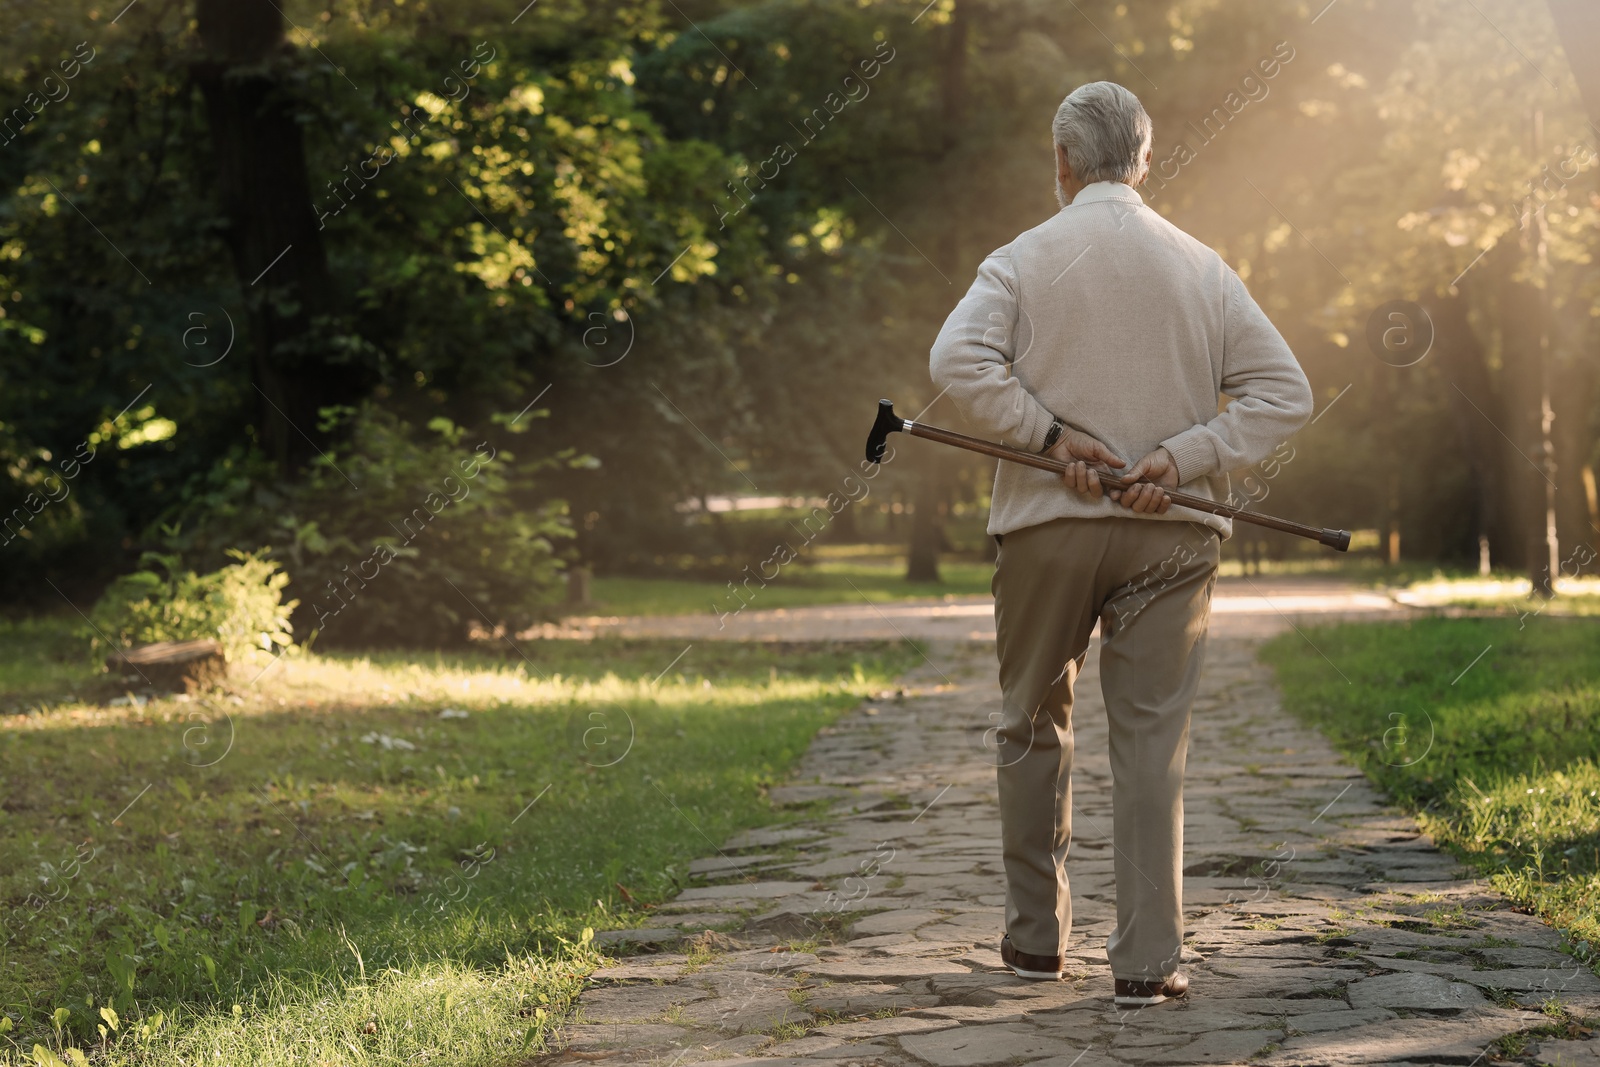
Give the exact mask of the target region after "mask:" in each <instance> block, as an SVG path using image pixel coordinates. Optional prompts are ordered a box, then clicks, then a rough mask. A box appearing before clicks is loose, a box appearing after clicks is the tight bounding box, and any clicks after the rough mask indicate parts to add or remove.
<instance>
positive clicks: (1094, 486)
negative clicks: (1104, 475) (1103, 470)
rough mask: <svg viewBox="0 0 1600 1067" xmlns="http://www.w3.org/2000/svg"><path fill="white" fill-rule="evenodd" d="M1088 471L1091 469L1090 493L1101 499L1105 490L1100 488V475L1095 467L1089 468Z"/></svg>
mask: <svg viewBox="0 0 1600 1067" xmlns="http://www.w3.org/2000/svg"><path fill="white" fill-rule="evenodd" d="M1088 471H1089V495H1090V496H1092V497H1094V499H1096V500H1099V499H1100V497H1101V495H1102V493H1103V492H1104V490H1102V489H1101V488H1100V475H1098V474H1096V473H1095V472H1094V468H1092V467H1090V468H1088Z"/></svg>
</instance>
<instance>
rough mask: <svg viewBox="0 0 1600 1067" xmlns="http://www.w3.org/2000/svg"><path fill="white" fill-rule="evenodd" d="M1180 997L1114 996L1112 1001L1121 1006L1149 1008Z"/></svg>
mask: <svg viewBox="0 0 1600 1067" xmlns="http://www.w3.org/2000/svg"><path fill="white" fill-rule="evenodd" d="M1179 999H1181V998H1179V997H1169V996H1165V995H1158V996H1153V997H1112V998H1111V1002H1112V1003H1113V1004H1114V1005H1116V1006H1117V1007H1119V1008H1149V1007H1152V1006H1154V1005H1156V1004H1165V1003H1166V1002H1167V1001H1169V1000H1179Z"/></svg>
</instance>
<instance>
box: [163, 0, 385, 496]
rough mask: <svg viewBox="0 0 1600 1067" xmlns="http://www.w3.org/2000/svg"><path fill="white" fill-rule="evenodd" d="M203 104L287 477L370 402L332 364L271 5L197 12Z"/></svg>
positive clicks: (321, 276) (270, 422)
mask: <svg viewBox="0 0 1600 1067" xmlns="http://www.w3.org/2000/svg"><path fill="white" fill-rule="evenodd" d="M195 16H196V23H197V26H198V29H199V34H200V41H201V45H202V48H203V50H204V55H203V57H202V58H201V59H200V60H199V61H197V62H196V63H195V64H194V65H193V68H192V69H193V73H194V77H195V81H196V82H197V83H198V84H199V86H200V91H201V94H202V96H203V97H204V100H205V110H206V120H207V124H208V125H209V126H210V132H211V146H212V151H213V155H214V159H215V163H216V168H217V196H218V201H219V204H218V206H219V207H220V208H221V212H222V215H223V218H225V219H226V220H227V222H226V229H225V232H224V237H225V240H226V242H227V244H228V247H229V250H230V251H231V253H232V255H233V263H234V270H235V273H236V274H237V275H238V278H239V285H240V288H241V289H243V291H244V295H245V301H246V306H247V309H248V310H247V316H246V318H247V322H248V326H249V337H248V339H247V341H248V344H249V347H250V353H251V378H252V382H253V384H254V385H255V388H256V390H257V398H256V400H257V403H258V405H259V408H260V421H259V426H260V442H261V446H262V448H263V449H264V450H265V451H266V453H267V454H268V455H269V456H270V457H271V458H272V459H273V460H274V461H275V462H276V463H277V464H278V467H279V469H280V470H281V471H282V472H283V473H284V474H285V475H289V474H292V473H293V472H295V471H296V470H299V469H300V468H302V467H304V466H305V465H306V463H307V462H309V461H310V459H311V457H312V456H313V455H314V454H315V453H316V450H317V448H318V442H320V441H322V440H323V439H324V437H325V435H324V434H322V433H321V432H320V431H319V429H318V426H317V424H318V421H319V415H318V412H319V411H320V409H321V408H323V407H326V406H328V405H332V404H345V403H351V402H353V401H354V400H356V399H358V398H359V397H360V396H361V395H363V391H364V390H363V385H364V384H365V383H364V382H363V380H362V375H361V372H360V370H359V368H357V367H356V366H354V365H352V364H349V363H344V364H340V363H334V362H331V361H330V360H329V359H328V358H327V354H328V351H329V346H328V343H327V339H326V333H327V324H326V323H325V322H320V323H319V321H318V319H319V316H322V315H324V314H325V313H326V311H327V310H328V307H329V291H330V277H329V273H328V262H327V256H326V254H325V252H324V250H323V245H322V237H321V234H320V232H319V229H318V226H319V223H318V221H317V217H316V214H315V212H314V211H313V209H312V197H311V188H310V183H309V181H308V180H307V176H306V156H305V144H304V139H303V137H302V134H301V123H300V122H299V121H298V119H297V116H296V113H295V107H294V100H293V98H292V94H291V90H290V88H289V84H288V80H287V79H286V78H284V77H282V76H281V64H282V62H283V61H284V60H285V58H286V56H287V51H288V50H287V46H286V45H285V42H284V38H283V34H284V17H283V15H282V14H281V13H280V12H279V10H278V7H277V6H276V5H275V4H274V3H273V0H197V2H196V5H195Z"/></svg>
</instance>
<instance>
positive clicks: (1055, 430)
mask: <svg viewBox="0 0 1600 1067" xmlns="http://www.w3.org/2000/svg"><path fill="white" fill-rule="evenodd" d="M1066 432H1067V428H1066V427H1065V426H1064V425H1062V423H1061V420H1060V419H1058V418H1055V417H1054V416H1052V417H1051V419H1050V429H1048V430H1046V431H1045V434H1044V447H1043V448H1041V449H1039V452H1040V454H1041V455H1042V454H1044V453H1045V452H1048V451H1050V450H1051V449H1052V448H1054V447H1055V446H1056V442H1057V441H1059V440H1061V435H1062V434H1064V433H1066Z"/></svg>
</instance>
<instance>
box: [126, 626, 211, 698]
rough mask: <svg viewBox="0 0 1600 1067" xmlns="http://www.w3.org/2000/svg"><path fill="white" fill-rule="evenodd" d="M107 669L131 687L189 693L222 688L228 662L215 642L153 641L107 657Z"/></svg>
mask: <svg viewBox="0 0 1600 1067" xmlns="http://www.w3.org/2000/svg"><path fill="white" fill-rule="evenodd" d="M106 668H107V669H108V670H110V671H111V672H112V673H113V674H118V675H121V676H122V677H123V678H124V679H125V680H127V681H129V682H131V683H134V684H140V685H143V684H149V685H150V686H152V687H153V688H156V689H161V690H168V691H173V692H184V693H192V692H196V691H198V690H203V689H210V688H211V687H212V686H216V685H221V684H222V683H223V682H225V681H227V678H228V661H227V658H226V657H224V656H223V654H222V646H221V645H220V644H218V643H217V642H215V641H210V640H204V639H202V640H198V641H156V642H154V643H152V644H148V645H139V646H137V647H135V648H130V649H128V650H127V651H126V652H113V653H112V654H111V655H109V656H107V657H106Z"/></svg>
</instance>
